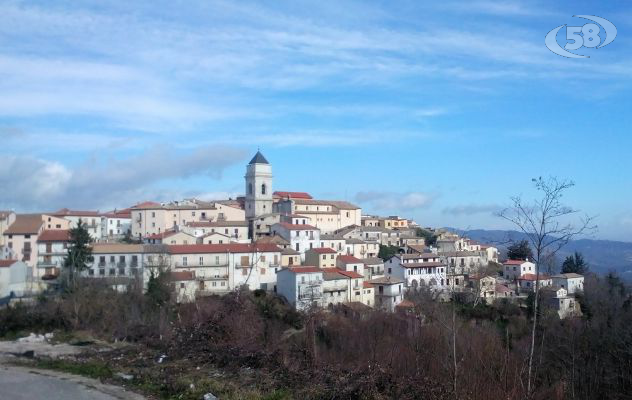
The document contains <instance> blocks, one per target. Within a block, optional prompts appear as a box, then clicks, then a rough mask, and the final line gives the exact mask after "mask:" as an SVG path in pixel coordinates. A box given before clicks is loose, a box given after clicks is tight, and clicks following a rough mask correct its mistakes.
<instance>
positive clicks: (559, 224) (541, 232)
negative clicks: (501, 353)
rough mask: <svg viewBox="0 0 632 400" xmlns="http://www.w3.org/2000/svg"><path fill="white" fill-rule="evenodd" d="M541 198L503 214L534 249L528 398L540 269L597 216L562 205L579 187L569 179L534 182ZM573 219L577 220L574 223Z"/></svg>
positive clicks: (515, 200)
mask: <svg viewBox="0 0 632 400" xmlns="http://www.w3.org/2000/svg"><path fill="white" fill-rule="evenodd" d="M532 182H533V183H534V186H535V188H536V190H537V191H538V193H539V198H537V199H535V200H533V201H525V200H523V199H522V197H520V196H516V197H512V198H511V205H510V206H509V207H507V208H505V209H503V210H502V211H500V212H499V214H498V215H499V216H500V217H501V218H503V219H505V220H507V221H509V222H511V223H512V224H514V225H515V226H516V227H517V228H518V229H519V230H520V231H521V232H522V233H524V234H525V235H526V237H527V240H528V241H529V244H530V245H531V246H532V247H533V250H534V257H535V259H534V263H535V275H536V280H535V297H534V304H533V323H532V327H531V345H530V348H529V358H528V360H529V363H528V367H527V398H531V397H532V392H533V387H534V385H533V376H532V373H533V355H534V350H535V342H536V327H537V323H538V302H539V293H540V267H541V266H542V267H544V266H545V265H546V262H547V261H548V260H550V259H551V258H553V257H555V254H556V253H557V252H558V251H559V250H560V249H561V248H562V247H564V246H565V245H566V244H567V243H568V242H569V241H571V240H572V239H573V238H574V237H576V236H578V235H581V234H585V233H589V232H593V231H594V230H595V229H596V226H595V225H593V222H594V217H590V216H587V215H586V216H583V217H579V216H578V213H579V211H578V210H575V209H573V208H571V207H568V206H565V205H564V204H562V197H563V195H564V192H565V191H566V190H567V189H570V188H572V187H573V186H574V185H575V184H574V183H573V182H572V181H569V180H560V179H557V178H555V177H550V178H548V179H543V178H542V177H540V178H537V179H535V178H534V179H532ZM573 220H576V221H574V222H573Z"/></svg>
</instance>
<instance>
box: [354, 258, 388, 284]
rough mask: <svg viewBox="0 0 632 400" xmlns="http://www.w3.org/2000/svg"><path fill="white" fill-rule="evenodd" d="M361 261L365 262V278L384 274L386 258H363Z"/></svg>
mask: <svg viewBox="0 0 632 400" xmlns="http://www.w3.org/2000/svg"><path fill="white" fill-rule="evenodd" d="M360 261H362V263H363V264H364V279H366V280H367V281H370V280H371V279H375V278H379V277H381V276H384V260H382V259H381V258H379V257H370V258H361V259H360Z"/></svg>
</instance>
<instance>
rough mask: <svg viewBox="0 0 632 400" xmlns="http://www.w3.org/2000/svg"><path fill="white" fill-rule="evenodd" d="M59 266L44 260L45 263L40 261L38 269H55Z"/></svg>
mask: <svg viewBox="0 0 632 400" xmlns="http://www.w3.org/2000/svg"><path fill="white" fill-rule="evenodd" d="M58 266H59V264H58V263H56V262H53V261H52V260H48V261H47V260H44V261H38V262H37V267H38V268H54V267H58Z"/></svg>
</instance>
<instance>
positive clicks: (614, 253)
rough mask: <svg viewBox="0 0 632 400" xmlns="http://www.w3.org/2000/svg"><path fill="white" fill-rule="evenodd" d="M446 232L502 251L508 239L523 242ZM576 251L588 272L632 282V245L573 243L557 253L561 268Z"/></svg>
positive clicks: (492, 233) (511, 235)
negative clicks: (563, 262) (610, 275)
mask: <svg viewBox="0 0 632 400" xmlns="http://www.w3.org/2000/svg"><path fill="white" fill-rule="evenodd" d="M446 229H449V230H451V231H454V232H457V233H459V234H464V235H466V236H467V237H469V238H471V239H474V240H477V241H479V242H481V243H487V244H491V245H495V246H496V247H498V248H499V249H501V251H504V250H505V249H506V248H507V246H508V244H507V241H508V239H511V240H513V241H517V240H522V239H524V238H525V235H524V234H523V233H521V232H517V231H503V230H484V229H476V230H470V231H467V232H463V231H460V230H458V229H453V228H446ZM575 251H578V252H580V253H582V254H583V256H584V258H585V259H586V262H587V263H588V264H589V265H590V269H591V271H593V272H595V273H598V274H605V273H607V272H609V271H616V272H617V273H618V274H619V275H621V277H625V278H626V279H630V280H632V243H629V242H617V241H613V240H592V239H579V240H573V241H571V242H570V243H568V245H566V246H565V247H564V248H563V249H562V250H560V251H559V253H558V256H557V258H558V261H559V263H560V265H561V263H562V261H564V259H565V258H566V256H568V255H571V254H573V252H575Z"/></svg>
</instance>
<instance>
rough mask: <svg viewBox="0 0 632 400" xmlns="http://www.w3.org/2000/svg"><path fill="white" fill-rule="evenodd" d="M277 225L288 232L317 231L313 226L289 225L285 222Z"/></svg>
mask: <svg viewBox="0 0 632 400" xmlns="http://www.w3.org/2000/svg"><path fill="white" fill-rule="evenodd" d="M279 225H281V226H282V227H284V228H285V229H287V230H290V231H307V230H317V229H318V228H316V227H315V226H312V225H307V224H290V223H287V222H280V223H279Z"/></svg>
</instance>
